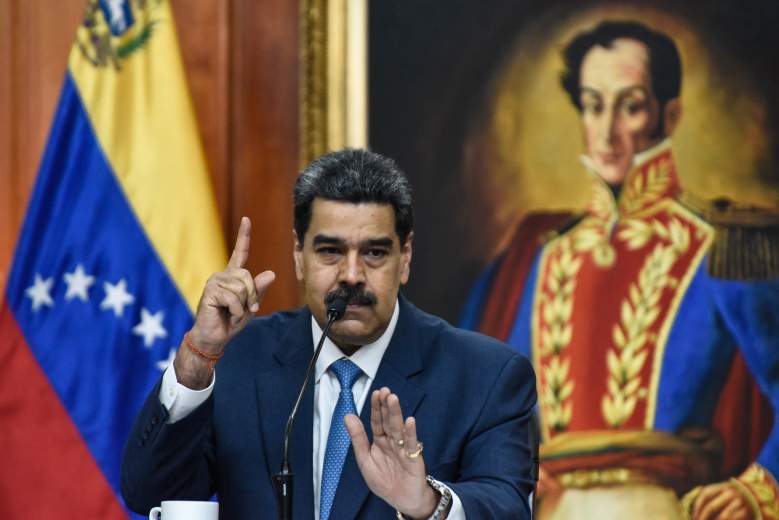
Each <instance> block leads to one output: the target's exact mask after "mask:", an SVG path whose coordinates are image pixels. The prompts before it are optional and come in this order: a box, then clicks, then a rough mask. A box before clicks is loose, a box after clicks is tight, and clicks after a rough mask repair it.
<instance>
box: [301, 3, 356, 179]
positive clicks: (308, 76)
mask: <svg viewBox="0 0 779 520" xmlns="http://www.w3.org/2000/svg"><path fill="white" fill-rule="evenodd" d="M299 9H300V15H299V16H300V24H299V27H300V53H299V55H300V92H299V96H300V103H299V105H300V116H299V117H300V120H299V125H300V164H301V165H305V164H307V163H309V162H310V161H311V160H313V159H314V158H316V157H318V156H320V155H322V154H323V153H325V152H327V151H330V150H336V149H339V148H344V147H365V146H367V144H368V2H367V0H300V4H299Z"/></svg>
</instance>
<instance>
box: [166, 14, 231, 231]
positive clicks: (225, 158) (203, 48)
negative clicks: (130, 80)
mask: <svg viewBox="0 0 779 520" xmlns="http://www.w3.org/2000/svg"><path fill="white" fill-rule="evenodd" d="M230 4H231V0H220V1H217V2H215V1H213V0H172V2H171V5H172V7H173V13H174V16H175V19H176V28H177V30H178V36H179V46H180V48H181V54H182V58H183V60H184V68H185V69H186V73H187V82H188V84H189V91H190V94H191V95H192V100H193V102H194V105H195V112H196V114H197V119H198V129H199V131H200V137H201V140H202V142H203V148H204V151H205V154H206V161H207V162H208V169H209V172H210V173H211V179H212V181H213V182H212V185H213V188H214V196H215V197H216V201H217V206H218V208H219V217H220V219H221V221H222V229H223V230H224V231H225V232H227V231H228V227H227V226H228V222H229V220H230V203H231V198H232V197H231V193H230V159H231V158H230V155H229V153H230V150H229V139H230V133H229V129H230V125H229V115H230V112H229V108H230V89H229V85H230V26H229V21H230V17H229V13H230Z"/></svg>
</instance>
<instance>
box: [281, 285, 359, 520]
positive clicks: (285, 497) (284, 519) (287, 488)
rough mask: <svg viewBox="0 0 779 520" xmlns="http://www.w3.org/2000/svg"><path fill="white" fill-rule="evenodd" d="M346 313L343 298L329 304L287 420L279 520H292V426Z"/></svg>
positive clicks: (334, 299) (282, 460) (335, 299)
mask: <svg viewBox="0 0 779 520" xmlns="http://www.w3.org/2000/svg"><path fill="white" fill-rule="evenodd" d="M345 312H346V300H344V299H343V298H341V297H336V298H333V300H332V301H331V302H330V303H328V304H327V324H326V325H325V328H324V330H323V331H322V337H321V338H319V343H318V344H317V346H316V350H314V356H313V357H312V358H311V361H310V362H309V363H308V368H307V369H306V377H305V379H304V380H303V386H301V387H300V392H298V398H297V400H296V401H295V406H293V407H292V412H291V413H290V414H289V419H287V427H286V429H285V430H284V445H283V450H284V451H283V453H284V456H283V457H282V459H281V471H280V472H279V473H276V474H274V475H273V489H274V491H275V492H276V501H277V502H278V506H279V520H292V486H293V480H294V478H293V477H294V476H295V475H294V473H292V468H291V467H290V465H289V436H290V434H291V433H292V425H293V423H294V422H295V416H296V415H297V413H298V408H299V407H300V401H302V400H303V394H304V393H305V392H306V387H307V386H308V381H309V379H311V374H312V373H313V372H314V367H315V366H316V360H317V359H319V353H320V352H321V351H322V345H324V343H325V338H326V337H327V333H328V332H329V331H330V327H331V326H332V325H333V323H335V322H336V321H338V320H340V319H341V318H343V317H344V313H345Z"/></svg>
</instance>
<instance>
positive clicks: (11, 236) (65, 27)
mask: <svg viewBox="0 0 779 520" xmlns="http://www.w3.org/2000/svg"><path fill="white" fill-rule="evenodd" d="M84 5H85V4H84V1H83V0H60V1H59V2H57V5H56V9H52V3H51V2H50V1H49V0H25V1H11V2H2V8H0V9H2V10H0V17H2V21H0V32H2V36H0V38H2V39H1V40H0V42H2V47H3V49H5V52H6V53H7V55H6V57H5V58H3V62H2V63H1V64H0V66H1V67H2V69H0V76H2V77H4V78H6V79H5V80H1V81H0V90H1V91H2V93H0V100H3V101H0V107H3V108H4V110H3V113H2V115H0V125H2V126H3V127H4V130H3V131H0V146H3V148H2V149H0V155H3V156H4V157H5V159H4V160H3V162H0V169H2V171H1V172H0V183H2V184H1V185H0V189H1V190H2V191H3V192H5V193H4V195H3V198H2V199H0V204H2V209H0V217H1V219H2V221H1V222H0V291H3V292H0V294H4V288H5V282H6V277H7V275H8V270H9V268H10V262H11V256H12V255H13V248H14V245H15V243H16V235H17V233H18V230H19V227H20V226H21V223H22V220H23V218H24V212H25V210H26V208H27V201H28V199H29V196H30V193H31V191H32V186H33V183H34V182H35V175H36V173H37V170H38V163H39V162H40V160H41V154H42V152H43V147H44V145H45V142H46V137H47V135H48V132H49V127H50V126H51V122H52V116H53V113H54V108H55V105H56V104H57V100H58V99H59V93H60V89H61V87H62V79H63V77H64V74H65V68H66V66H67V58H68V49H70V46H71V43H72V42H73V38H74V36H75V28H76V27H77V26H78V24H79V21H80V19H81V15H82V14H83V10H84Z"/></svg>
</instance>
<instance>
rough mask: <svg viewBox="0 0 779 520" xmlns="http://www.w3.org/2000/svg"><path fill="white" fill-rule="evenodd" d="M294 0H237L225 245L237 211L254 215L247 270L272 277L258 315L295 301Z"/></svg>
mask: <svg viewBox="0 0 779 520" xmlns="http://www.w3.org/2000/svg"><path fill="white" fill-rule="evenodd" d="M297 9H298V8H297V2H295V1H291V0H262V1H256V0H234V1H233V9H232V23H231V27H232V44H231V49H232V69H233V71H232V76H231V77H232V81H231V94H232V97H231V103H232V106H231V115H232V119H231V125H232V134H231V135H232V142H231V155H232V157H234V158H240V160H235V161H233V165H232V166H233V171H232V190H233V195H234V199H233V208H232V220H231V222H230V224H231V233H230V234H229V238H228V243H229V244H230V245H231V247H232V244H233V243H234V241H235V238H234V237H235V231H237V224H238V222H239V221H240V218H241V216H242V215H247V216H249V217H250V218H251V219H252V224H253V230H252V249H251V256H250V258H249V269H250V270H251V271H252V272H258V271H260V270H264V269H271V270H273V271H275V273H276V282H275V283H274V285H273V286H272V287H271V289H270V290H269V291H268V294H267V296H266V301H265V304H264V305H263V310H262V312H263V313H265V312H268V311H270V310H276V309H281V308H288V307H291V306H295V305H298V304H299V302H300V297H299V292H298V287H297V283H296V281H295V276H294V268H293V263H292V202H291V197H292V185H293V183H294V180H295V177H296V175H297V171H298V126H297V125H298V40H297V38H298V36H297V35H298V32H297V20H298V15H297Z"/></svg>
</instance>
